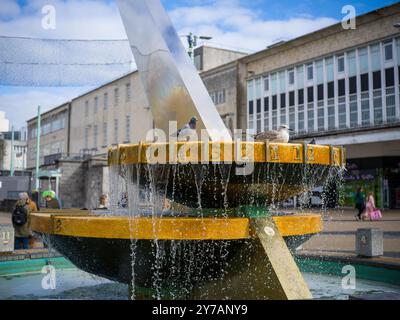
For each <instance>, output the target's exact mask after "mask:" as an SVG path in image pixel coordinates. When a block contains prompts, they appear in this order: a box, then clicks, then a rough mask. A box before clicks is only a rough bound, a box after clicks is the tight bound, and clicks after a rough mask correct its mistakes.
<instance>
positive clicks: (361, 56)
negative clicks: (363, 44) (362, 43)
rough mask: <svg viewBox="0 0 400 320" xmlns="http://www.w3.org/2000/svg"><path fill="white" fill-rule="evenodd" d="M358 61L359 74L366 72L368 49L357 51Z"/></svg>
mask: <svg viewBox="0 0 400 320" xmlns="http://www.w3.org/2000/svg"><path fill="white" fill-rule="evenodd" d="M358 60H359V63H360V73H364V72H368V49H367V48H361V49H358Z"/></svg>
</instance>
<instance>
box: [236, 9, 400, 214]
mask: <svg viewBox="0 0 400 320" xmlns="http://www.w3.org/2000/svg"><path fill="white" fill-rule="evenodd" d="M399 22H400V4H395V5H392V6H389V7H385V8H382V9H379V10H376V11H373V12H371V13H367V14H365V15H362V16H359V17H357V19H356V29H343V27H342V24H341V23H338V24H336V25H333V26H330V27H327V28H325V29H322V30H319V31H316V32H313V33H310V34H307V35H305V36H302V37H300V38H297V39H294V40H291V41H288V42H284V43H282V44H280V45H277V46H273V47H271V48H267V49H265V50H263V51H260V52H258V53H256V54H253V55H250V56H247V57H245V58H242V59H240V63H239V68H240V71H239V78H240V79H241V90H242V92H243V93H244V94H242V95H240V97H241V101H240V105H239V106H238V121H239V126H241V127H247V128H250V129H253V130H255V131H264V130H271V129H276V128H278V127H279V126H280V125H281V124H288V125H289V126H290V127H291V128H292V129H293V130H294V133H295V137H294V139H299V140H306V141H310V140H311V139H312V138H316V141H317V143H320V144H339V145H344V146H345V147H346V150H347V156H348V159H349V169H352V170H351V171H350V174H349V175H348V176H347V178H348V179H349V181H350V180H351V181H353V182H352V183H348V184H347V186H348V187H349V188H350V189H351V188H353V189H354V188H355V187H356V186H357V185H360V186H361V185H362V186H364V188H365V189H366V191H373V192H375V194H376V197H377V198H378V203H380V204H381V205H385V206H392V207H394V206H400V158H399V156H400V130H399V129H400V102H399V99H400V96H399V93H400V91H399V89H400V87H399V85H400V67H399V66H400V34H399V28H398V23H399ZM350 189H349V192H347V194H348V196H349V197H348V199H347V203H348V204H350V203H351V192H350Z"/></svg>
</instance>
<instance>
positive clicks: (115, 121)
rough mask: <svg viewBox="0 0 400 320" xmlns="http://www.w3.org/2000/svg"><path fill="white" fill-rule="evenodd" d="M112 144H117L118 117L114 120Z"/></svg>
mask: <svg viewBox="0 0 400 320" xmlns="http://www.w3.org/2000/svg"><path fill="white" fill-rule="evenodd" d="M114 144H118V119H115V120H114Z"/></svg>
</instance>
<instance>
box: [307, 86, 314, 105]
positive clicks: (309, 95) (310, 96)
mask: <svg viewBox="0 0 400 320" xmlns="http://www.w3.org/2000/svg"><path fill="white" fill-rule="evenodd" d="M313 101H314V87H308V88H307V102H313Z"/></svg>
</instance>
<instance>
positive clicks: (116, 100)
mask: <svg viewBox="0 0 400 320" xmlns="http://www.w3.org/2000/svg"><path fill="white" fill-rule="evenodd" d="M118 103H119V89H118V88H115V89H114V106H117V105H118Z"/></svg>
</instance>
